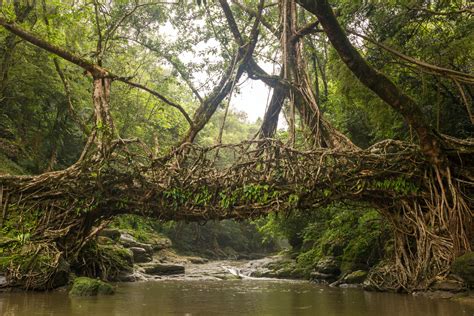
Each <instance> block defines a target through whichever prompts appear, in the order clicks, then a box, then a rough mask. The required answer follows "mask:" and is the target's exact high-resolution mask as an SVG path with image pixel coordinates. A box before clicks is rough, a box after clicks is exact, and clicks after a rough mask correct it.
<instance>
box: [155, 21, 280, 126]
mask: <svg viewBox="0 0 474 316" xmlns="http://www.w3.org/2000/svg"><path fill="white" fill-rule="evenodd" d="M195 23H197V24H202V21H199V20H196V22H195ZM159 32H160V34H161V35H162V36H163V38H164V39H166V40H167V41H174V40H175V39H176V34H177V32H176V30H175V29H174V28H173V26H172V25H171V24H170V23H169V22H167V23H166V24H165V25H164V26H162V27H161V28H160V30H159ZM211 47H219V43H218V42H217V41H215V40H213V39H211V40H209V41H208V42H207V43H198V44H197V45H196V46H195V50H196V51H201V50H206V49H208V48H211ZM179 58H180V59H181V61H182V62H183V63H187V62H189V61H191V60H199V59H201V58H202V57H200V56H199V54H192V53H190V52H184V53H182V54H180V56H179ZM201 60H202V59H201ZM259 65H260V67H262V68H263V69H264V70H265V71H266V72H267V73H269V74H273V64H272V63H268V62H266V63H259ZM192 75H193V77H194V79H195V81H196V83H195V87H198V86H200V84H202V83H204V82H206V80H207V79H208V78H207V75H206V74H204V73H194V74H192ZM203 94H205V93H203ZM269 98H271V91H270V95H269V88H268V86H267V85H265V84H264V83H263V82H261V81H260V80H251V79H248V78H247V76H246V75H245V74H244V75H243V76H242V78H241V79H240V82H239V93H234V95H233V96H232V98H231V104H230V105H231V108H233V109H236V110H238V111H242V112H245V113H247V118H248V121H249V122H255V121H256V120H257V119H258V118H262V119H263V116H264V114H265V108H266V105H267V103H268V102H269V100H270V99H269ZM280 124H281V122H280ZM280 124H279V125H280Z"/></svg>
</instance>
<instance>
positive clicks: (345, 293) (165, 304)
mask: <svg viewBox="0 0 474 316" xmlns="http://www.w3.org/2000/svg"><path fill="white" fill-rule="evenodd" d="M0 312H1V313H0V314H1V315H3V316H33V315H49V316H53V315H58V316H59V315H60V316H66V315H81V316H84V315H94V316H103V315H123V316H132V315H133V316H138V315H206V316H207V315H285V316H286V315H311V316H318V315H321V316H346V315H348V316H349V315H350V316H412V315H413V316H423V315H426V316H438V315H439V316H457V315H460V316H461V315H466V316H473V315H474V307H470V306H466V305H462V304H458V303H455V302H452V301H446V300H432V299H427V298H422V297H413V296H410V295H403V294H390V293H374V292H364V291H362V290H358V289H341V288H330V287H326V286H321V285H316V284H312V283H309V282H306V281H278V280H272V281H270V280H265V281H260V280H227V281H223V280H221V281H216V280H187V279H175V280H173V279H171V280H158V281H146V282H136V283H120V284H118V285H117V293H116V294H115V295H113V296H99V297H69V296H68V294H67V292H66V291H54V292H49V293H31V292H29V293H25V292H21V293H0Z"/></svg>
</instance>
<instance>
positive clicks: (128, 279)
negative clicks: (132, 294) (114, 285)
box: [114, 272, 137, 282]
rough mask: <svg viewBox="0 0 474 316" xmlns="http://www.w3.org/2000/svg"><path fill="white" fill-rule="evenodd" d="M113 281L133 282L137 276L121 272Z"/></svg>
mask: <svg viewBox="0 0 474 316" xmlns="http://www.w3.org/2000/svg"><path fill="white" fill-rule="evenodd" d="M114 281H115V282H135V281H137V277H136V275H135V274H133V273H128V272H121V273H119V274H118V275H117V276H116V277H115V278H114Z"/></svg>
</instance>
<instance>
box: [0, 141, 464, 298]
mask: <svg viewBox="0 0 474 316" xmlns="http://www.w3.org/2000/svg"><path fill="white" fill-rule="evenodd" d="M466 155H467V156H466ZM466 157H472V153H470V152H469V153H463V154H462V155H461V156H459V155H458V156H456V159H457V160H458V161H460V162H462V161H464V164H461V163H460V164H458V165H457V166H458V167H456V168H457V169H455V170H456V172H457V174H459V175H461V174H468V175H469V174H472V170H473V166H472V161H473V160H472V159H471V160H469V159H467V158H466ZM466 162H468V163H466ZM466 168H467V169H466ZM461 171H462V172H461ZM471 180H472V179H470V178H469V177H467V178H463V177H460V176H457V177H451V178H450V179H447V180H446V179H442V178H441V177H440V174H439V172H438V171H437V170H434V169H433V168H432V167H431V166H430V165H429V163H427V161H426V160H425V158H424V155H422V153H421V152H420V150H419V148H418V147H417V146H415V145H413V144H408V143H403V142H399V141H393V140H390V141H384V142H381V143H378V144H376V145H374V146H372V147H370V148H368V149H366V150H351V151H347V150H335V149H316V150H311V151H300V150H296V149H294V148H290V147H288V146H285V145H284V144H282V143H281V142H279V141H276V140H271V139H264V140H259V141H248V142H243V143H240V144H235V145H219V146H215V147H211V148H202V147H198V146H196V145H192V144H184V145H182V146H181V147H180V148H178V149H176V150H175V151H174V152H173V153H172V154H170V155H168V156H166V157H163V158H152V157H151V155H150V154H149V150H147V148H146V147H145V146H143V145H142V144H141V143H140V142H124V141H117V142H115V143H114V144H113V146H112V149H111V154H109V155H108V156H107V158H104V157H103V156H101V155H98V154H97V153H93V152H91V153H89V154H86V155H85V157H84V158H83V159H81V160H80V161H79V162H78V163H76V164H75V165H73V166H71V167H70V168H68V169H66V170H63V171H57V172H51V173H45V174H42V175H38V176H1V177H0V188H1V199H0V206H1V208H2V209H3V219H2V223H3V226H4V229H6V230H7V231H9V232H10V233H13V232H22V233H23V234H25V233H27V234H28V238H27V239H22V240H21V241H19V240H20V239H18V238H17V239H16V241H12V243H13V244H14V245H13V246H12V247H14V248H15V249H16V251H17V252H21V253H23V254H24V255H25V256H29V257H32V258H37V257H38V256H39V255H40V257H41V254H43V253H44V252H47V257H48V258H54V260H51V262H53V263H51V262H49V263H48V265H47V267H45V266H44V265H32V264H24V263H23V262H19V261H15V260H11V262H10V264H9V266H8V275H7V277H8V281H9V283H10V285H16V286H20V287H27V288H49V287H53V286H54V278H55V272H56V271H57V269H58V267H59V265H60V262H61V260H66V261H67V262H72V261H74V260H77V259H78V258H77V256H78V254H79V253H80V249H81V248H82V247H83V245H84V244H85V243H86V242H87V241H88V240H89V239H91V238H93V236H94V235H95V234H96V232H97V230H98V229H100V227H101V223H103V221H104V220H106V219H110V218H111V217H113V216H116V215H119V214H125V213H127V214H139V215H143V216H147V217H152V218H157V219H160V220H188V221H206V220H212V219H225V218H235V219H246V218H254V217H258V216H261V215H265V214H267V213H269V212H290V211H291V210H293V209H296V208H298V209H302V210H307V211H308V212H309V211H315V209H316V207H318V206H323V205H326V204H328V203H330V202H332V201H336V200H337V201H340V200H351V201H361V202H364V203H369V204H371V205H373V206H375V207H376V208H378V209H379V210H380V212H381V213H382V214H383V215H384V216H385V217H386V218H387V219H389V220H390V221H391V222H392V223H393V227H394V233H395V242H396V251H395V253H394V259H395V260H393V262H395V263H394V264H393V265H390V266H384V267H380V269H378V270H377V272H376V273H374V274H373V276H372V279H373V281H374V283H375V285H376V286H380V287H381V288H393V289H401V288H404V289H407V290H410V289H414V288H416V287H419V286H422V287H426V286H427V285H428V284H429V282H430V280H431V278H434V277H436V276H439V275H443V274H446V273H447V272H448V269H449V266H450V263H451V261H452V260H453V259H454V257H455V256H456V255H458V254H460V253H462V252H464V251H467V250H469V249H470V247H471V244H470V241H469V233H470V229H471V221H472V215H473V214H472V209H473V208H472V203H473V201H472V199H470V198H469V197H472V196H473V195H472V194H473V185H472V182H470V181H471ZM32 223H33V224H32ZM471 233H472V231H471ZM44 245H49V246H47V247H45V246H44ZM45 256H46V255H44V256H43V257H45ZM60 259H61V260H60ZM38 275H42V276H43V277H42V278H36V279H35V278H33V277H32V276H38ZM38 280H39V281H38Z"/></svg>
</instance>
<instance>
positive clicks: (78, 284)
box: [69, 277, 115, 296]
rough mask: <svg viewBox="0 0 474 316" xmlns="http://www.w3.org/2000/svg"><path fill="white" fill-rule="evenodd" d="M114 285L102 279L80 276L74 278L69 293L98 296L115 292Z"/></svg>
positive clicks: (72, 294)
mask: <svg viewBox="0 0 474 316" xmlns="http://www.w3.org/2000/svg"><path fill="white" fill-rule="evenodd" d="M114 292H115V291H114V288H113V287H112V285H110V284H108V283H105V282H103V281H100V280H96V279H91V278H86V277H79V278H76V279H75V280H74V283H73V285H72V288H71V290H70V291H69V295H71V296H96V295H111V294H114Z"/></svg>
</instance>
